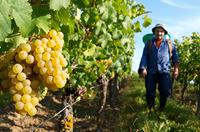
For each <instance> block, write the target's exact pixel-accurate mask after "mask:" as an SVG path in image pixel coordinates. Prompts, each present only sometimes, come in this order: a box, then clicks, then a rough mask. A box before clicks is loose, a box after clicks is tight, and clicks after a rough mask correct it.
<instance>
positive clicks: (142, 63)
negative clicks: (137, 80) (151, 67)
mask: <svg viewBox="0 0 200 132" xmlns="http://www.w3.org/2000/svg"><path fill="white" fill-rule="evenodd" d="M146 68H147V44H145V47H144V49H143V53H142V58H141V61H140V66H139V69H138V73H139V76H140V77H143V78H144V77H145V76H146V75H147V70H146Z"/></svg>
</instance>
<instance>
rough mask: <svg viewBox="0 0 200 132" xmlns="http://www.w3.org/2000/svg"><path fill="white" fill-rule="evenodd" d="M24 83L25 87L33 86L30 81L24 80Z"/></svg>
mask: <svg viewBox="0 0 200 132" xmlns="http://www.w3.org/2000/svg"><path fill="white" fill-rule="evenodd" d="M22 83H23V86H30V85H31V81H30V80H29V79H26V80H24V81H23V82H22Z"/></svg>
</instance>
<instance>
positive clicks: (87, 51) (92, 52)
mask: <svg viewBox="0 0 200 132" xmlns="http://www.w3.org/2000/svg"><path fill="white" fill-rule="evenodd" d="M95 49H96V46H95V45H93V46H92V47H91V48H90V49H87V50H86V51H84V53H83V54H84V55H85V56H86V57H87V56H93V55H94V54H95Z"/></svg>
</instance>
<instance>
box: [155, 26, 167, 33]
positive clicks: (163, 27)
mask: <svg viewBox="0 0 200 132" xmlns="http://www.w3.org/2000/svg"><path fill="white" fill-rule="evenodd" d="M159 27H160V28H162V29H163V30H164V31H165V34H168V32H167V30H166V28H165V26H164V25H163V24H156V26H155V27H153V28H152V32H153V34H154V32H155V29H156V28H159Z"/></svg>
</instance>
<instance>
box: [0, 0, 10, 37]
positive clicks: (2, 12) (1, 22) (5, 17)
mask: <svg viewBox="0 0 200 132" xmlns="http://www.w3.org/2000/svg"><path fill="white" fill-rule="evenodd" d="M11 32H12V30H11V21H10V18H9V4H8V2H7V1H5V0H0V41H3V40H4V39H5V37H6V36H7V35H8V34H10V33H11Z"/></svg>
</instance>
